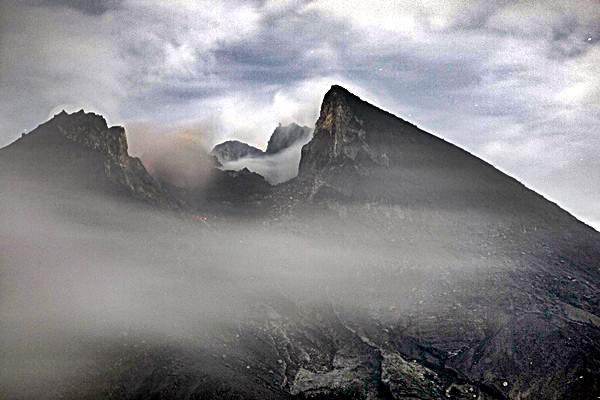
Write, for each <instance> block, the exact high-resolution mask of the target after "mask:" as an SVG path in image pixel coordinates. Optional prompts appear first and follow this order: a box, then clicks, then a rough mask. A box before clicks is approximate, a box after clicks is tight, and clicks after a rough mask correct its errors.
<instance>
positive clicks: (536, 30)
mask: <svg viewBox="0 0 600 400" xmlns="http://www.w3.org/2000/svg"><path fill="white" fill-rule="evenodd" d="M599 40H600V2H598V1H574V0H571V1H564V2H560V1H550V0H549V1H536V2H531V1H522V2H511V1H494V2H491V1H448V0H445V1H439V2H437V1H414V2H413V1H385V2H374V1H372V2H369V1H366V0H359V1H348V0H346V1H318V2H317V1H315V2H296V1H276V2H275V1H273V2H270V1H257V2H251V1H246V2H243V3H236V2H235V1H230V0H228V1H224V2H203V1H191V0H190V1H184V0H176V1H168V2H167V1H150V0H122V1H121V0H112V1H104V2H103V1H93V0H87V1H86V0H79V1H78V0H45V1H44V0H37V1H36V0H30V1H28V0H22V1H16V0H0V123H1V126H2V129H1V130H0V145H5V144H8V143H9V142H11V141H12V140H14V139H16V138H17V137H18V136H19V135H20V133H22V132H23V131H27V130H31V129H32V128H34V127H35V126H37V125H38V124H39V123H41V122H43V121H44V120H46V119H48V117H49V116H51V115H53V114H54V113H56V112H58V111H59V110H61V109H62V108H65V109H67V111H73V110H77V109H80V108H85V109H86V110H92V111H96V112H99V113H102V114H103V115H104V116H105V117H106V119H107V120H108V122H109V123H110V124H123V125H125V126H126V128H127V129H128V132H129V134H130V142H131V145H132V150H133V152H134V153H135V152H136V150H137V151H142V150H143V143H141V139H140V137H142V136H141V133H144V132H150V133H151V134H152V135H162V134H165V132H173V131H179V132H185V133H186V134H187V135H190V136H191V137H192V139H194V140H196V139H197V140H199V141H202V142H204V143H206V144H207V145H208V146H211V145H214V144H216V143H217V142H219V141H221V140H224V139H228V138H237V139H240V140H244V141H247V142H249V143H251V144H254V145H257V146H260V147H264V146H265V145H266V141H267V139H268V136H269V135H270V133H271V132H272V131H273V129H274V128H275V126H276V125H277V123H278V122H283V123H287V122H291V121H296V122H298V123H300V124H305V125H309V126H313V125H314V122H315V120H316V118H317V115H318V110H319V105H320V101H321V99H322V96H323V95H324V93H325V92H326V91H327V89H328V88H329V86H331V84H334V83H338V84H341V85H343V86H345V87H347V88H348V89H350V90H351V91H353V92H355V93H356V94H358V95H359V96H361V97H363V98H364V99H366V100H368V101H370V102H372V103H375V104H376V105H378V106H380V107H382V108H385V109H387V110H389V111H391V112H393V113H395V114H396V115H398V116H400V117H402V118H404V119H407V120H409V121H411V122H413V123H415V124H417V125H418V126H420V127H422V128H424V129H425V130H428V131H430V132H432V133H434V134H436V135H438V136H441V137H443V138H445V139H447V140H449V141H451V142H453V143H456V144H458V145H460V146H462V147H464V148H465V149H467V150H469V151H470V152H472V153H474V154H476V155H478V156H479V157H482V158H483V159H485V160H487V161H489V162H491V163H492V164H494V165H495V166H497V167H498V168H500V169H502V170H503V171H505V172H507V173H509V174H511V175H513V176H515V177H517V178H518V179H520V180H521V181H523V182H524V183H525V184H527V185H528V186H529V187H532V188H534V189H535V190H537V191H539V192H541V193H542V194H544V195H545V196H547V197H548V198H550V199H552V200H554V201H557V202H558V203H559V204H560V205H561V206H563V207H564V208H566V209H567V210H569V211H571V212H572V213H574V214H575V215H576V216H578V217H579V218H580V219H582V220H584V221H585V222H587V223H589V224H592V225H593V226H595V227H596V228H597V229H598V228H600V157H599V154H600V85H599V83H600V44H598V42H599Z"/></svg>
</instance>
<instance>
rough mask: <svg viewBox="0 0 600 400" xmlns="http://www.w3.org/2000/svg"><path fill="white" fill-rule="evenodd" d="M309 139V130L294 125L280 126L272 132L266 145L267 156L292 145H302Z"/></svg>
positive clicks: (305, 127)
mask: <svg viewBox="0 0 600 400" xmlns="http://www.w3.org/2000/svg"><path fill="white" fill-rule="evenodd" d="M308 139H310V128H309V127H307V126H300V125H298V124H296V123H291V124H289V125H285V126H283V125H281V124H279V126H278V127H277V128H275V130H274V131H273V134H272V135H271V138H270V139H269V143H268V144H267V150H266V153H267V154H275V153H279V152H280V151H282V150H285V149H287V148H289V147H290V146H293V145H294V144H304V143H306V142H307V141H308Z"/></svg>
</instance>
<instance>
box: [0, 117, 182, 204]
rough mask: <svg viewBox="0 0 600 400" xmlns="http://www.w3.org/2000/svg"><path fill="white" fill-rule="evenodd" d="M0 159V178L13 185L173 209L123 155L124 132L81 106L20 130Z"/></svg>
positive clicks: (138, 164)
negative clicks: (31, 184) (25, 131)
mask: <svg viewBox="0 0 600 400" xmlns="http://www.w3.org/2000/svg"><path fill="white" fill-rule="evenodd" d="M0 163H1V165H2V178H3V179H6V180H7V181H8V182H10V183H11V184H13V185H20V184H23V183H26V182H27V181H28V180H30V181H34V182H36V184H40V190H41V189H48V190H52V191H60V190H65V191H68V190H75V191H86V192H98V193H102V194H106V195H117V196H120V197H121V198H131V197H133V198H137V199H139V200H143V201H145V202H148V203H152V204H156V205H160V206H165V207H177V202H176V201H175V200H174V199H173V198H171V197H170V196H169V195H168V194H167V193H166V192H165V191H164V190H163V189H162V188H161V186H160V184H159V183H158V182H157V181H156V180H155V179H154V178H152V177H151V176H150V175H149V174H148V172H147V171H146V169H145V168H144V166H143V164H142V163H141V161H140V160H139V159H138V158H135V157H130V156H129V154H128V152H127V139H126V137H125V130H124V129H123V128H122V127H120V126H113V127H110V128H109V127H108V125H107V124H106V121H105V119H104V118H103V117H101V116H99V115H96V114H93V113H85V112H84V111H83V110H81V111H79V112H77V113H73V114H67V113H66V112H64V111H63V112H61V113H60V114H58V115H55V116H54V118H52V119H51V120H49V121H47V122H45V123H43V124H42V125H40V126H38V127H37V128H36V129H34V130H33V131H31V132H30V133H28V134H24V135H23V136H22V137H21V138H20V139H19V140H17V141H15V142H13V143H12V144H10V145H9V146H7V147H5V148H3V149H1V150H0ZM42 186H46V187H44V188H43V187H42Z"/></svg>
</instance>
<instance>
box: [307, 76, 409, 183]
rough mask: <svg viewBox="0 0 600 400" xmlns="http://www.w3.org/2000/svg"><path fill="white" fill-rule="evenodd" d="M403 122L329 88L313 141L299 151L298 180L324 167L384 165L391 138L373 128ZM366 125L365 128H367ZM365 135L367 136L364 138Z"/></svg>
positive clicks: (335, 87)
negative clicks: (365, 164) (362, 163)
mask: <svg viewBox="0 0 600 400" xmlns="http://www.w3.org/2000/svg"><path fill="white" fill-rule="evenodd" d="M382 119H383V120H384V121H383V124H382V125H385V126H387V125H389V122H390V121H389V120H391V122H392V123H393V124H397V123H398V122H401V123H405V124H407V123H406V122H404V121H403V120H401V119H399V118H397V117H395V116H393V115H392V114H389V113H387V112H385V111H383V110H380V109H379V108H377V107H375V106H373V105H371V104H369V103H367V102H366V101H364V100H362V99H360V98H359V97H358V96H356V95H354V94H352V93H351V92H349V91H348V90H347V89H345V88H343V87H342V86H339V85H333V86H331V88H330V89H329V91H328V92H327V93H326V94H325V97H324V98H323V103H322V105H321V112H320V115H319V119H318V120H317V123H316V125H315V131H314V134H313V139H312V140H311V142H310V143H308V144H307V145H306V146H304V147H303V149H302V159H301V162H300V173H299V175H300V177H306V176H311V175H314V174H315V173H319V171H321V170H322V169H323V168H326V167H327V166H339V165H343V164H348V163H349V162H350V163H355V162H359V160H362V161H367V160H368V162H371V163H375V164H380V165H387V163H388V159H387V155H386V154H385V149H384V147H385V146H381V144H382V143H383V142H385V141H387V140H393V137H392V136H391V135H388V134H387V133H386V134H383V131H382V132H379V131H378V130H377V129H371V128H372V127H373V128H376V126H372V125H373V123H374V124H375V125H377V124H379V121H380V120H382ZM367 125H369V126H367ZM367 132H369V135H367Z"/></svg>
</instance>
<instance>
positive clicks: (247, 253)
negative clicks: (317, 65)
mask: <svg viewBox="0 0 600 400" xmlns="http://www.w3.org/2000/svg"><path fill="white" fill-rule="evenodd" d="M278 129H279V128H278ZM279 132H281V130H280V131H279ZM275 133H277V130H276V132H275ZM278 136H279V134H278ZM285 136H286V135H283V136H282V137H285ZM300 140H303V139H300ZM283 142H285V141H283ZM296 143H298V142H296ZM242 147H243V146H242ZM240 148H241V147H240ZM246 150H247V149H246ZM227 154H229V153H227ZM1 160H8V161H9V162H7V163H6V164H3V165H6V166H7V168H9V167H10V166H11V165H13V164H14V165H19V167H18V168H19V169H20V171H18V172H19V173H21V172H23V171H22V170H21V169H25V170H27V169H30V168H31V169H32V170H35V171H36V173H41V172H43V173H44V174H45V175H44V176H45V177H46V178H48V179H47V181H48V182H55V181H56V180H58V181H64V180H76V181H77V182H79V184H81V185H84V186H86V185H88V183H89V182H94V184H93V185H94V186H95V185H96V183H95V182H96V181H98V182H106V184H107V185H108V186H110V187H111V188H115V187H118V188H121V189H122V191H123V193H125V194H128V195H134V196H136V197H137V196H140V194H142V196H141V198H147V199H148V200H149V201H151V202H153V203H156V201H155V200H154V199H156V198H159V199H162V198H163V197H162V196H163V194H162V193H163V191H164V190H161V189H160V188H162V186H161V185H160V184H158V185H156V184H155V183H153V181H152V178H150V177H148V176H147V174H146V173H145V170H144V173H142V172H140V171H142V169H141V168H143V166H141V164H139V161H134V160H136V159H133V158H131V157H129V156H128V155H127V149H126V142H125V141H124V136H123V132H122V129H114V128H108V127H106V123H105V121H104V120H103V119H101V117H98V116H95V115H93V114H92V115H90V114H85V113H81V114H80V113H75V114H71V115H66V114H65V115H62V114H61V115H58V116H56V117H55V118H54V119H53V120H51V121H49V122H47V123H46V124H43V125H41V126H40V127H38V128H37V129H36V130H34V131H32V133H30V134H29V135H26V136H25V137H24V138H22V139H20V140H19V141H17V142H15V143H14V144H12V145H10V146H8V147H7V148H5V149H2V150H1V151H0V161H1ZM58 160H66V161H67V162H66V163H65V162H58ZM17 161H18V162H17ZM136 165H139V166H137V167H136ZM140 166H141V168H140ZM13 168H14V167H13ZM48 171H49V172H48ZM74 171H76V172H77V173H75V172H74ZM3 176H7V175H3ZM146 183H147V185H146ZM115 185H116V186H115ZM63 193H66V192H60V194H61V195H62V194H63ZM147 193H150V194H151V195H147ZM169 193H170V194H169V195H170V196H174V197H177V198H178V199H181V201H182V202H183V203H185V204H187V205H190V206H191V207H192V208H194V209H202V207H206V206H207V204H208V205H210V211H211V214H210V215H208V217H207V215H206V214H201V215H200V216H197V217H199V218H200V220H201V221H203V223H202V224H199V226H198V229H206V232H207V235H216V234H219V232H222V234H223V235H222V236H223V237H224V238H227V246H231V249H232V252H233V251H234V250H235V251H239V252H240V253H241V254H242V256H241V258H242V259H243V260H244V262H243V263H242V264H243V266H242V268H241V270H243V274H242V275H240V277H241V278H243V279H246V278H247V280H248V281H249V282H250V281H252V282H255V280H253V279H252V278H253V271H251V270H250V269H251V268H249V267H248V265H250V266H256V265H257V264H258V265H259V266H258V267H257V270H260V269H261V268H263V266H277V268H279V267H281V268H282V269H281V271H282V272H283V274H282V275H284V276H283V278H282V277H281V276H278V274H273V275H272V276H269V279H266V280H265V282H260V285H265V286H267V285H269V284H271V283H272V284H273V287H272V288H270V290H268V291H266V292H267V293H268V296H267V295H265V296H264V297H261V296H262V294H263V292H262V291H260V290H257V291H254V292H253V297H252V298H253V299H254V298H256V302H255V303H252V302H248V304H244V305H240V307H242V308H243V310H242V311H243V312H242V314H243V315H244V316H245V317H244V318H242V319H240V320H236V321H235V324H234V326H233V327H231V328H224V329H223V330H221V331H219V332H218V334H215V335H214V336H213V337H211V339H210V340H209V341H208V343H210V345H207V346H206V347H205V348H199V347H197V346H196V345H194V346H193V347H191V348H184V347H179V346H177V345H174V346H170V347H169V346H164V347H161V346H160V345H159V344H156V343H154V342H153V341H148V342H147V343H144V344H139V347H135V348H134V347H131V346H128V347H127V349H126V350H124V351H123V352H119V354H118V355H117V356H116V357H115V356H114V354H113V355H110V354H109V356H107V358H106V366H105V367H104V368H105V369H106V371H109V372H106V376H108V378H106V379H105V380H103V381H102V383H103V385H104V386H103V391H102V394H103V395H105V396H104V397H110V398H123V399H129V398H167V399H170V398H182V399H184V398H185V399H187V398H193V397H198V398H223V397H226V396H230V397H232V398H252V399H265V398H271V399H307V398H313V399H346V398H349V399H432V400H433V399H441V398H444V399H455V400H456V399H462V400H465V399H481V400H506V399H563V398H574V399H589V398H596V397H597V396H599V395H600V301H599V297H598V293H600V285H599V282H600V270H599V269H598V266H599V265H600V234H599V233H598V232H596V231H594V230H593V229H591V228H590V227H588V226H586V225H585V224H583V223H581V222H580V221H577V220H576V219H575V218H574V217H572V216H571V215H569V214H568V213H567V212H565V211H564V210H562V209H560V208H559V207H558V206H557V205H555V204H553V203H551V202H549V201H548V200H546V199H544V198H543V197H542V196H540V195H538V194H537V193H535V192H533V191H531V190H529V189H528V188H526V187H525V186H523V185H522V184H520V183H519V182H517V181H516V180H514V179H513V178H511V177H509V176H507V175H506V174H503V173H502V172H500V171H498V170H497V169H495V168H494V167H493V166H491V165H489V164H488V163H486V162H484V161H482V160H480V159H478V158H477V157H475V156H473V155H471V154H469V153H468V152H466V151H464V150H462V149H460V148H458V147H456V146H454V145H452V144H450V143H447V142H445V141H444V140H442V139H440V138H437V137H435V136H434V135H431V134H429V133H427V132H425V131H423V130H421V129H419V128H418V127H417V126H415V125H413V124H411V123H409V122H407V121H404V120H402V119H400V118H398V117H396V116H394V115H392V114H390V113H388V112H386V111H383V110H381V109H379V108H377V107H375V106H373V105H371V104H369V103H367V102H365V101H363V100H361V99H360V98H359V97H357V96H355V95H354V94H352V93H350V92H349V91H347V90H346V89H344V88H342V87H340V86H333V87H332V88H331V89H330V90H329V91H328V93H327V94H326V95H325V98H324V100H323V104H322V107H321V112H320V116H319V119H318V121H317V123H316V125H315V130H314V135H313V138H312V140H311V141H310V142H309V143H307V144H306V145H304V146H303V148H302V156H301V161H300V170H299V175H298V177H297V178H295V179H293V180H291V181H289V182H286V183H284V184H281V185H277V186H270V185H268V184H267V183H266V182H265V181H264V180H263V179H262V178H261V177H260V176H258V175H257V174H254V173H252V172H250V171H248V170H241V171H238V172H233V171H218V173H217V175H216V176H215V179H213V180H212V181H211V184H210V185H209V187H208V188H206V190H203V191H199V192H194V191H189V190H187V191H186V190H180V191H175V190H170V191H169ZM144 196H146V197H144ZM158 203H159V204H160V203H161V202H160V201H159V202H158ZM250 208H253V209H260V210H261V211H262V212H260V213H249V210H250ZM232 211H235V212H237V213H238V214H237V215H239V216H242V217H244V225H245V228H248V227H249V231H250V232H251V233H250V234H248V235H243V234H242V233H238V231H237V230H238V229H239V228H240V226H238V225H233V227H234V229H230V228H231V227H232V226H231V225H227V224H225V223H224V224H223V225H219V219H218V218H219V217H221V216H223V215H231V212H232ZM213 217H214V218H213ZM205 218H208V219H205ZM228 223H229V222H228ZM178 229H179V228H178V227H177V228H174V229H173V231H175V232H179V230H178ZM203 232H204V231H203ZM231 237H234V238H235V239H239V240H230V238H231ZM262 237H276V240H273V241H272V242H269V243H263V242H261V238H262ZM229 240H230V241H229ZM238 243H239V247H238ZM321 244H323V245H322V246H323V247H320V245H321ZM202 245H203V243H197V244H196V243H195V244H194V246H199V248H201V246H202ZM182 249H183V251H190V249H187V248H186V247H185V246H182ZM201 249H202V251H203V252H202V257H200V258H199V260H198V261H197V262H198V263H202V262H204V261H203V260H204V256H205V255H207V256H208V257H216V255H215V254H217V253H218V251H213V250H215V249H203V248H201ZM257 249H263V250H264V251H261V252H257ZM210 260H211V262H212V263H214V265H228V264H229V263H230V262H231V261H230V258H229V257H227V258H226V259H217V258H210ZM252 260H258V261H255V262H254V264H252ZM219 263H220V264H219ZM245 263H248V265H246V264H245ZM277 268H276V269H275V270H276V271H279V269H277ZM212 271H213V270H212V269H211V272H212ZM321 271H324V273H323V274H322V275H320V273H321ZM336 271H337V273H335V272H336ZM340 271H341V272H340ZM214 273H215V275H219V271H217V270H215V271H214ZM311 273H315V275H316V276H318V277H319V279H318V280H317V279H315V280H314V284H313V285H312V286H311V285H309V286H310V287H308V288H304V287H302V288H300V287H294V291H286V290H281V291H278V290H279V288H280V287H285V285H286V284H287V283H289V281H290V280H295V279H298V280H299V281H301V282H302V279H305V278H306V277H305V275H310V274H311ZM296 274H297V275H296ZM219 278H220V276H219ZM278 279H280V280H281V281H279V280H278ZM280 284H282V285H284V286H279V285H280ZM299 286H301V285H299ZM258 287H259V288H261V289H263V288H264V286H258ZM303 289H306V290H307V291H308V295H307V296H306V297H302V294H299V293H302V290H303ZM140 343H141V342H140ZM110 357H115V358H114V359H113V358H110ZM117 360H118V361H117ZM103 376H104V375H103ZM98 393H99V392H94V391H92V394H93V395H95V397H98ZM80 397H81V396H80ZM89 397H91V398H93V397H94V396H89ZM73 398H78V397H77V396H73Z"/></svg>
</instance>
